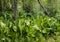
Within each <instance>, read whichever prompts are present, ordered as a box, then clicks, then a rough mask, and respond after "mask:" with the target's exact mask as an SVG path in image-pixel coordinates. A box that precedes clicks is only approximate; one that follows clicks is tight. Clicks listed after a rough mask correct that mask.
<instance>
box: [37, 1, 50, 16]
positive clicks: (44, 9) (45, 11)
mask: <svg viewBox="0 0 60 42" xmlns="http://www.w3.org/2000/svg"><path fill="white" fill-rule="evenodd" d="M37 1H38V3H39V5H40V7H41V8H42V9H43V12H44V13H45V15H47V16H49V12H48V11H47V9H46V8H45V7H44V6H43V5H42V4H41V0H37Z"/></svg>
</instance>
